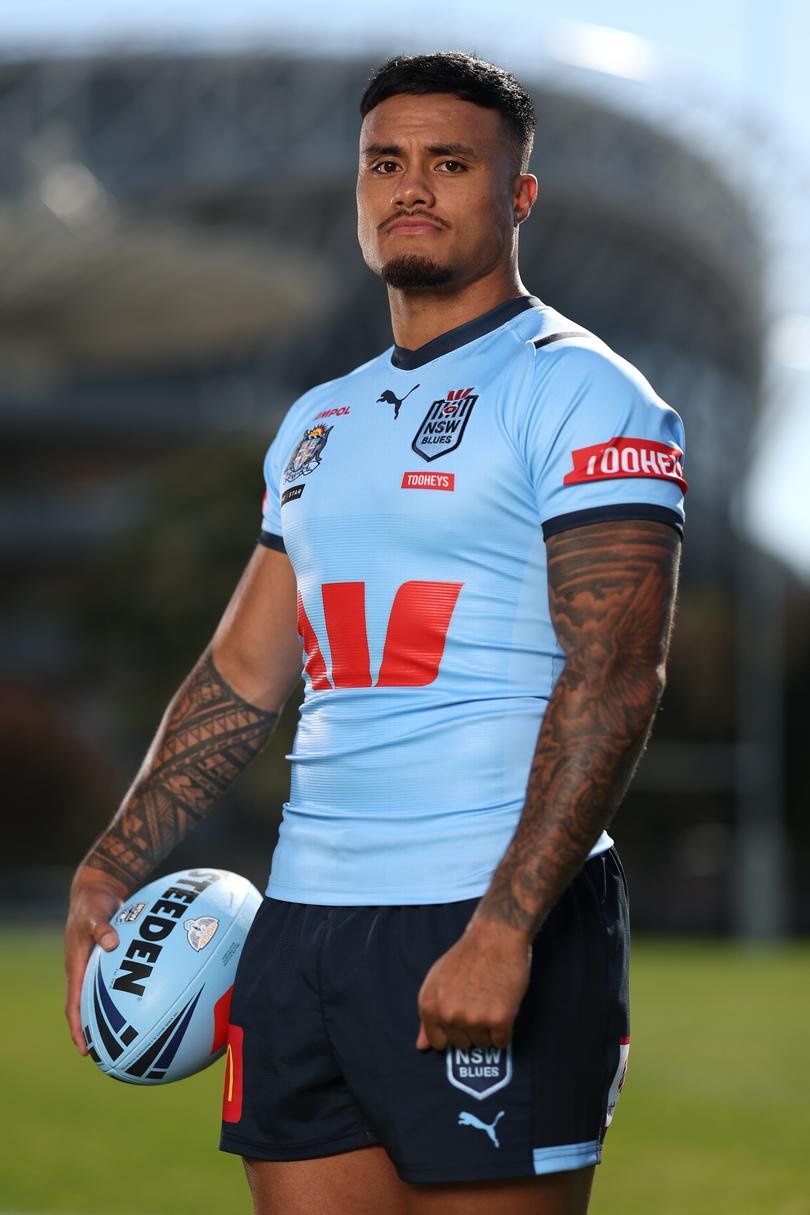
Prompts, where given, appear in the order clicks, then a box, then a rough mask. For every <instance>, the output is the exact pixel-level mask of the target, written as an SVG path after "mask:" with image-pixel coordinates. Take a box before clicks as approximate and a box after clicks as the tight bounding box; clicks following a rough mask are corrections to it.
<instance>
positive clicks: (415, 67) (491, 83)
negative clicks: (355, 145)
mask: <svg viewBox="0 0 810 1215" xmlns="http://www.w3.org/2000/svg"><path fill="white" fill-rule="evenodd" d="M401 93H453V94H455V96H456V97H459V98H461V100H462V101H471V102H472V103H473V104H474V105H480V106H484V107H485V108H486V109H490V110H497V111H498V113H499V114H500V115H501V117H502V118H503V120H504V122H505V123H506V125H507V128H508V130H509V133H510V135H511V136H512V142H513V143H514V145H515V150H516V152H517V159H518V160H519V164H520V170H521V171H522V172H525V171H526V169H527V168H528V167H529V156H530V155H531V150H532V144H533V143H534V132H535V127H536V120H535V114H534V103H533V102H532V99H531V97H530V96H529V94H528V92H527V91H526V89H525V88H524V87H523V85H522V84H521V83H520V81H519V80H517V79H516V78H515V77H514V76H513V75H512V74H511V72H507V71H505V70H504V69H503V68H501V67H498V66H497V65H496V64H494V63H487V61H486V59H479V58H478V56H477V55H469V54H467V52H466V51H437V52H436V53H435V54H432V55H397V56H395V57H394V58H393V59H389V60H388V62H387V63H384V64H382V66H381V67H378V68H377V70H376V71H375V72H374V74H373V75H372V77H371V80H370V81H369V84H368V88H367V89H366V91H365V93H364V94H363V96H362V98H361V100H360V113H361V114H362V116H363V117H364V118H365V116H366V114H368V113H369V112H370V111H371V110H373V109H374V107H375V106H378V105H379V104H380V102H381V101H386V100H387V98H389V97H396V96H398V95H399V94H401Z"/></svg>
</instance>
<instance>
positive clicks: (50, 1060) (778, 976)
mask: <svg viewBox="0 0 810 1215" xmlns="http://www.w3.org/2000/svg"><path fill="white" fill-rule="evenodd" d="M0 947H1V948H2V956H3V960H4V966H3V969H4V984H3V986H4V994H3V1013H4V1016H3V1033H2V1061H1V1062H0V1081H1V1082H2V1094H3V1101H2V1109H3V1114H2V1122H3V1128H2V1152H0V1215H5V1213H6V1212H40V1213H43V1212H70V1213H71V1215H178V1213H179V1215H184V1213H186V1212H191V1211H194V1212H195V1213H196V1215H204V1213H205V1212H209V1211H210V1212H217V1213H219V1212H223V1211H226V1212H228V1215H235V1213H237V1212H245V1215H247V1212H248V1211H249V1210H250V1203H249V1201H248V1195H247V1188H246V1186H245V1183H244V1181H243V1177H242V1172H241V1166H240V1164H239V1162H238V1161H237V1160H236V1159H235V1158H234V1157H230V1156H225V1155H223V1154H222V1153H220V1152H218V1151H217V1136H218V1130H219V1119H218V1114H219V1100H220V1089H221V1084H222V1063H221V1062H220V1063H218V1064H217V1065H215V1066H214V1067H212V1068H210V1069H209V1071H208V1072H207V1073H204V1074H203V1075H201V1076H196V1077H193V1078H192V1079H190V1080H186V1081H183V1082H182V1083H180V1084H174V1085H169V1086H168V1087H166V1088H164V1089H162V1088H137V1087H134V1086H133V1087H129V1086H127V1085H123V1084H117V1083H115V1082H113V1081H111V1080H108V1079H107V1078H105V1077H104V1076H102V1075H101V1073H100V1072H98V1071H97V1070H96V1069H95V1067H94V1066H93V1064H92V1063H91V1062H90V1061H89V1060H84V1059H81V1058H80V1057H79V1055H78V1054H77V1053H76V1052H75V1050H74V1048H73V1047H72V1045H71V1043H70V1040H69V1038H68V1034H67V1029H66V1026H65V1023H64V1020H63V1017H62V998H63V997H62V981H61V952H60V951H61V945H60V940H59V936H58V934H57V933H55V932H53V931H34V930H31V931H16V932H11V931H6V932H4V933H2V934H0ZM809 1014H810V947H808V946H806V945H801V946H790V947H786V948H780V949H776V950H773V951H768V952H748V951H744V950H740V949H733V948H730V947H729V946H727V945H720V944H714V943H711V944H698V945H694V944H688V945H687V944H679V943H670V942H667V943H661V942H656V941H641V942H636V947H635V954H634V968H633V1045H632V1048H631V1055H630V1068H629V1071H628V1078H627V1083H626V1086H625V1091H624V1094H623V1096H622V1099H621V1101H620V1102H619V1107H618V1110H617V1114H616V1120H615V1122H614V1124H613V1127H612V1128H611V1130H610V1133H609V1135H608V1139H607V1143H606V1148H605V1159H604V1163H603V1165H602V1166H601V1168H599V1169H598V1170H597V1177H596V1184H595V1188H594V1198H593V1202H592V1205H591V1212H592V1215H810V1148H809V1147H808V1145H810V1096H809V1095H808V1094H809V1093H810V1083H809V1082H808V1081H809V1078H810V1045H808V1041H809V1040H810V1016H809ZM805 1153H807V1155H805ZM381 1215H384V1212H381Z"/></svg>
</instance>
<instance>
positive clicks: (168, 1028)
mask: <svg viewBox="0 0 810 1215" xmlns="http://www.w3.org/2000/svg"><path fill="white" fill-rule="evenodd" d="M260 903H261V895H260V894H259V892H258V890H257V889H256V887H255V886H253V885H251V883H250V882H248V881H247V880H246V879H245V878H243V877H239V875H238V874H236V873H228V872H227V871H226V870H224V869H183V870H181V871H180V872H179V873H172V874H169V876H168V877H164V878H158V880H157V881H154V882H150V884H149V885H148V886H144V887H143V889H142V890H139V891H137V893H135V894H133V895H132V896H131V897H130V898H129V899H128V900H127V902H126V903H124V905H123V906H122V907H121V909H120V911H118V913H117V914H116V915H115V917H114V918H113V921H112V922H113V926H114V927H115V930H116V932H117V933H118V938H119V943H118V946H117V947H116V948H115V949H113V950H111V951H110V952H109V953H108V952H107V951H106V950H103V949H101V948H100V946H98V945H97V946H96V948H95V949H94V950H93V952H92V954H91V955H90V961H89V962H88V964H87V971H86V972H85V976H84V982H83V984H82V1003H81V1008H82V1026H83V1027H84V1038H85V1042H86V1043H87V1049H88V1051H89V1053H90V1056H91V1058H92V1059H93V1060H94V1061H95V1062H96V1063H97V1064H98V1066H99V1067H100V1068H101V1070H102V1071H103V1072H106V1073H107V1075H108V1076H113V1077H114V1078H115V1079H116V1080H126V1081H127V1082H129V1083H130V1084H168V1083H169V1081H171V1080H181V1079H182V1078H183V1077H184V1076H190V1075H192V1073H194V1072H198V1071H201V1070H202V1068H204V1067H207V1066H208V1064H209V1063H213V1062H214V1060H215V1059H218V1058H219V1056H220V1055H221V1054H222V1052H223V1051H224V1049H225V1040H226V1037H227V1032H228V1016H229V1012H230V1004H231V990H232V988H233V979H234V975H235V973H236V965H237V962H238V961H239V956H240V954H241V952H242V946H243V945H244V943H245V937H246V936H247V933H248V929H249V928H250V925H251V923H252V922H253V917H254V915H255V914H256V912H257V910H258V908H259V904H260Z"/></svg>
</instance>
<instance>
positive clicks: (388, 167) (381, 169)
mask: <svg viewBox="0 0 810 1215" xmlns="http://www.w3.org/2000/svg"><path fill="white" fill-rule="evenodd" d="M396 168H398V165H397V162H396V161H395V160H381V161H380V162H379V164H376V165H374V166H373V167H372V170H371V171H372V173H380V174H384V173H393V172H394V170H395V169H396Z"/></svg>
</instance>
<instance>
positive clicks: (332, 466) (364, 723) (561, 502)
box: [261, 297, 686, 905]
mask: <svg viewBox="0 0 810 1215" xmlns="http://www.w3.org/2000/svg"><path fill="white" fill-rule="evenodd" d="M682 456H683V429H682V426H681V422H680V419H679V418H678V415H677V414H676V413H675V412H674V411H673V410H672V409H670V408H669V406H667V405H665V404H664V403H663V402H662V401H661V400H659V398H658V397H657V396H656V395H655V393H654V392H653V390H652V389H651V388H650V386H649V384H648V383H647V382H646V380H645V379H644V378H643V377H642V376H641V375H640V374H639V372H638V371H636V370H635V368H633V367H632V366H631V365H630V364H628V363H626V362H625V361H624V360H623V359H621V358H619V357H618V356H617V355H615V354H614V353H613V352H612V351H611V350H610V349H609V348H608V347H607V346H606V345H605V344H604V343H603V342H601V341H600V340H599V339H598V338H596V337H594V336H593V335H592V334H589V333H587V332H586V331H585V330H582V329H581V328H579V327H578V326H577V325H575V324H572V323H571V322H570V321H568V320H566V318H565V317H563V316H561V315H560V314H559V313H557V312H555V311H554V310H553V309H550V308H547V307H545V306H544V305H542V304H541V303H540V302H539V301H538V300H536V299H534V298H533V297H521V298H520V299H516V300H511V301H509V302H508V303H506V304H503V305H502V306H501V307H499V308H496V309H495V310H494V311H492V312H490V313H487V314H486V315H485V316H482V317H479V318H477V319H476V320H474V321H472V322H470V323H469V324H467V325H463V326H461V327H460V328H458V329H455V330H452V331H450V332H449V333H446V334H444V335H442V336H441V337H439V338H437V339H436V340H435V341H433V342H430V343H429V344H428V345H426V346H423V347H421V348H420V349H419V350H416V351H408V350H401V349H399V348H397V347H393V348H392V349H389V350H387V351H386V352H385V353H384V354H382V355H380V356H379V357H378V358H376V359H373V360H372V361H371V362H369V363H366V364H364V365H363V366H362V367H359V368H357V369H356V370H355V371H353V372H351V373H350V374H349V375H346V376H343V377H341V378H340V379H337V380H332V381H330V382H329V383H326V384H321V385H319V386H318V387H316V388H313V389H312V390H311V391H310V392H307V393H306V394H305V395H304V396H303V397H301V398H300V399H299V400H298V401H297V402H296V403H295V404H294V405H293V407H292V408H291V409H290V411H289V413H288V414H287V416H286V418H285V420H284V421H283V423H282V425H281V427H280V429H279V432H278V434H277V436H276V438H275V440H274V442H273V443H272V445H271V447H270V450H269V451H268V453H267V458H266V461H265V479H266V483H267V494H266V498H265V506H264V520H263V530H262V536H261V540H262V542H263V543H265V544H267V545H269V546H270V547H273V548H279V549H286V552H287V553H288V555H289V557H290V560H291V562H292V564H293V567H294V569H295V573H296V577H297V581H298V594H299V600H298V629H299V633H300V634H301V639H302V647H303V661H304V677H305V683H306V696H305V700H304V704H303V707H302V710H301V720H300V723H299V726H298V731H297V734H296V738H295V744H294V748H293V753H292V755H291V756H290V759H291V761H292V783H291V791H290V800H289V802H288V803H287V804H286V806H285V808H284V816H283V820H282V824H281V831H280V836H279V843H278V846H277V848H276V851H275V854H274V857H273V864H272V870H271V874H270V881H269V884H268V887H267V893H268V894H270V895H272V896H273V897H275V898H279V899H285V900H287V901H291V902H308V903H323V904H349V905H351V904H357V905H369V904H380V903H436V902H451V901H454V900H457V899H465V898H472V897H475V896H478V895H481V894H483V892H484V891H485V890H486V887H487V885H488V882H489V879H490V876H491V874H492V872H493V870H494V868H495V866H496V864H497V862H498V860H499V859H500V857H501V856H502V854H503V852H504V850H505V848H506V846H507V844H508V842H509V840H510V838H511V835H512V833H513V831H514V828H515V825H516V824H517V821H518V818H519V816H520V811H521V808H522V806H523V799H524V795H525V791H526V782H527V778H528V773H529V765H530V762H531V759H532V755H533V753H534V747H535V743H536V740H537V734H538V730H539V728H540V725H541V722H542V719H543V713H544V710H545V708H546V705H547V704H548V700H549V697H550V696H551V692H552V689H553V688H554V684H555V682H556V680H557V678H558V676H559V674H560V671H561V670H562V668H563V666H564V664H565V655H564V653H563V651H562V649H561V647H560V645H559V643H558V641H557V638H556V636H555V634H554V629H553V628H552V624H551V619H550V615H549V606H548V587H547V580H546V552H545V540H546V539H547V538H548V537H549V536H550V535H554V534H555V533H557V532H560V531H564V530H566V529H568V528H572V527H576V526H578V525H582V524H585V523H589V522H595V521H599V520H611V519H657V520H663V521H665V522H667V523H671V524H672V525H673V526H675V527H678V528H680V527H681V525H682V521H683V493H684V491H685V489H686V485H685V482H684V480H683V471H682V463H681V461H682ZM610 843H611V840H610V838H609V837H608V836H607V835H606V834H603V835H602V837H601V839H600V840H599V841H598V842H597V845H596V847H595V849H594V852H595V853H596V852H598V851H601V850H603V849H604V848H606V847H609V846H610Z"/></svg>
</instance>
